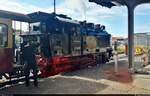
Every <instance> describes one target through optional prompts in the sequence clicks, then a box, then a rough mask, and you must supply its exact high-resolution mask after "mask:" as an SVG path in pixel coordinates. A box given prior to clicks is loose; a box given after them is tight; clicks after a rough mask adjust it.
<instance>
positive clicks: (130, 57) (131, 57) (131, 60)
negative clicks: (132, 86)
mask: <svg viewBox="0 0 150 96" xmlns="http://www.w3.org/2000/svg"><path fill="white" fill-rule="evenodd" d="M128 60H129V61H128V62H129V69H130V68H133V69H134V7H131V6H128Z"/></svg>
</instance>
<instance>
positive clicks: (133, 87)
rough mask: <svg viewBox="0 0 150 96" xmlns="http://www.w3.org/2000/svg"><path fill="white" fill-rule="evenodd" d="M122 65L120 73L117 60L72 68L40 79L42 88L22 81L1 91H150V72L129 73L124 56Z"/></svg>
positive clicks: (62, 92)
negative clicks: (115, 72) (115, 71)
mask: <svg viewBox="0 0 150 96" xmlns="http://www.w3.org/2000/svg"><path fill="white" fill-rule="evenodd" d="M118 68H119V70H118V76H115V75H114V63H113V62H108V63H106V64H100V65H97V66H93V67H92V66H90V67H88V68H84V69H80V70H79V69H78V70H69V71H66V72H62V73H60V74H58V75H55V76H51V77H48V78H43V79H39V87H38V88H35V87H34V84H33V81H32V83H31V86H30V87H25V85H24V82H20V83H19V84H14V85H9V86H5V87H3V88H1V89H0V94H150V89H149V88H150V87H149V84H150V75H146V76H144V75H142V74H130V73H128V62H127V59H121V60H120V61H119V67H118ZM141 86H144V87H141Z"/></svg>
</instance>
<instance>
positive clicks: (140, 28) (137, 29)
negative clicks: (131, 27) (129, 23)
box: [135, 24, 150, 33]
mask: <svg viewBox="0 0 150 96" xmlns="http://www.w3.org/2000/svg"><path fill="white" fill-rule="evenodd" d="M145 25H146V24H144V25H141V26H135V32H136V33H139V32H150V27H149V25H148V26H145Z"/></svg>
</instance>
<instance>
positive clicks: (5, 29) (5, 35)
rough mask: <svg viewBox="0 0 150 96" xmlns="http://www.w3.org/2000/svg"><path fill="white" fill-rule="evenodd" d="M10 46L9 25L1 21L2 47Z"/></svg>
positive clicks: (0, 38)
mask: <svg viewBox="0 0 150 96" xmlns="http://www.w3.org/2000/svg"><path fill="white" fill-rule="evenodd" d="M7 46H8V26H7V25H6V24H2V23H0V47H7Z"/></svg>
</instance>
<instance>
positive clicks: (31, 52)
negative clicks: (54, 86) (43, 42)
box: [23, 40, 40, 87]
mask: <svg viewBox="0 0 150 96" xmlns="http://www.w3.org/2000/svg"><path fill="white" fill-rule="evenodd" d="M39 45H40V40H38V41H37V43H33V42H32V41H28V42H26V45H25V46H24V48H23V59H24V62H25V68H24V73H25V81H26V83H25V84H26V86H27V87H28V86H29V85H30V81H29V75H30V70H31V69H32V70H33V75H34V86H35V87H38V80H37V77H38V75H37V64H36V59H35V50H36V48H37V47H38V46H39Z"/></svg>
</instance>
